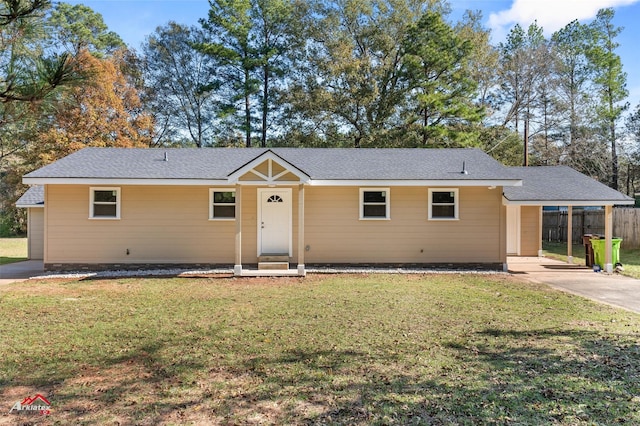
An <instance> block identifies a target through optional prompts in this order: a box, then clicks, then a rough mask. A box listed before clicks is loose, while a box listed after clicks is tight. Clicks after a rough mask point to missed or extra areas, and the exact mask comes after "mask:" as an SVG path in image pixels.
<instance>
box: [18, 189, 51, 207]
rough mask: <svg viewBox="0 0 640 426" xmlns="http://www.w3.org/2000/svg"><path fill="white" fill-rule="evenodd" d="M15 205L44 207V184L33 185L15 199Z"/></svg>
mask: <svg viewBox="0 0 640 426" xmlns="http://www.w3.org/2000/svg"><path fill="white" fill-rule="evenodd" d="M16 207H21V208H26V207H44V186H42V185H34V186H32V187H31V188H29V189H28V190H27V192H25V193H24V194H22V197H20V198H19V199H18V201H16Z"/></svg>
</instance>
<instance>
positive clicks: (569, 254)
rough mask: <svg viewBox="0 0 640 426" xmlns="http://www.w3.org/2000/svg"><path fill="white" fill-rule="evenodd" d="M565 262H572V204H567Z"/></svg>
mask: <svg viewBox="0 0 640 426" xmlns="http://www.w3.org/2000/svg"><path fill="white" fill-rule="evenodd" d="M567 263H573V206H567Z"/></svg>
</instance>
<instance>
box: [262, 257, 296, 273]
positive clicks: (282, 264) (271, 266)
mask: <svg viewBox="0 0 640 426" xmlns="http://www.w3.org/2000/svg"><path fill="white" fill-rule="evenodd" d="M258 269H259V270H288V269H289V255H288V254H263V255H261V256H258Z"/></svg>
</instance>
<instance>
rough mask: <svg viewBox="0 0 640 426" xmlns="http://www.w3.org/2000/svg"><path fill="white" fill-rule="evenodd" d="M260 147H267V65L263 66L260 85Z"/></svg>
mask: <svg viewBox="0 0 640 426" xmlns="http://www.w3.org/2000/svg"><path fill="white" fill-rule="evenodd" d="M262 90H263V91H262V140H261V143H262V147H263V148H264V147H266V146H267V114H268V113H269V112H268V109H269V97H268V96H269V63H266V64H265V66H264V81H263V83H262Z"/></svg>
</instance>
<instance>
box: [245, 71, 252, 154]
mask: <svg viewBox="0 0 640 426" xmlns="http://www.w3.org/2000/svg"><path fill="white" fill-rule="evenodd" d="M249 78H250V75H249V70H247V69H245V71H244V120H245V122H244V126H245V130H244V131H245V143H246V145H247V148H250V147H251V99H250V98H249V89H250V87H249Z"/></svg>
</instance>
